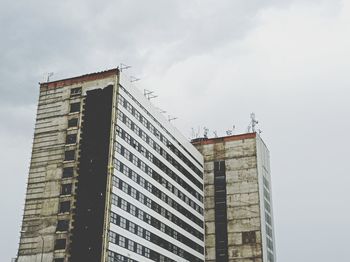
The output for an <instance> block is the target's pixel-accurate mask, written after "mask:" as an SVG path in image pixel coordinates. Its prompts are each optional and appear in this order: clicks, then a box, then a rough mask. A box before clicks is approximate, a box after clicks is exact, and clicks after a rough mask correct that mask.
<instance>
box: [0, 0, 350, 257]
mask: <svg viewBox="0 0 350 262" xmlns="http://www.w3.org/2000/svg"><path fill="white" fill-rule="evenodd" d="M0 35H1V41H0V50H1V52H0V79H1V84H0V88H1V95H0V120H1V125H0V145H1V147H0V157H1V158H0V159H1V165H0V175H1V178H2V183H1V189H2V190H1V191H0V192H1V193H0V196H1V197H0V205H1V211H2V212H1V218H0V221H1V223H0V232H1V234H2V236H1V238H0V246H1V252H0V261H4V262H5V261H10V258H11V257H15V255H16V252H17V248H18V241H19V231H20V223H21V218H22V214H23V211H22V210H23V206H24V196H25V188H26V180H27V175H28V167H29V162H30V153H31V142H32V137H33V128H34V121H35V111H36V103H37V99H38V90H39V89H38V82H40V81H42V80H43V77H44V75H45V73H48V72H54V76H53V78H52V79H60V78H66V77H70V76H75V75H79V74H84V73H88V72H95V71H101V70H104V69H107V68H112V67H116V66H118V65H119V64H120V63H124V64H128V65H132V68H131V69H129V70H128V74H130V75H133V76H135V77H138V78H141V80H140V81H138V82H137V85H138V87H139V88H140V89H144V88H147V89H151V90H153V91H155V93H156V94H157V95H159V97H158V98H157V99H155V100H153V101H154V104H155V105H156V106H158V107H160V108H162V109H163V110H166V111H167V113H166V115H171V116H176V117H178V119H177V120H175V121H174V124H175V125H176V126H177V127H178V129H180V130H181V131H182V133H183V134H184V135H185V136H186V137H190V136H191V133H192V132H191V130H192V128H194V129H195V130H197V129H198V128H199V129H202V128H203V127H204V126H206V127H208V128H209V129H210V135H213V131H216V132H217V133H218V135H224V134H225V131H226V130H228V129H230V128H232V126H233V125H235V126H236V130H235V132H236V133H241V132H245V131H246V128H247V126H248V124H249V115H250V113H251V112H255V114H256V116H257V119H258V120H259V128H260V129H261V130H262V131H263V133H262V137H263V139H264V140H265V142H266V143H267V145H268V147H269V149H270V151H271V167H272V178H273V202H274V210H275V228H276V245H277V258H278V261H280V262H296V261H297V262H310V261H318V262H329V261H349V255H348V254H347V253H348V249H349V247H348V246H349V234H350V208H349V201H350V193H349V189H350V186H349V185H350V173H349V165H348V162H349V157H350V142H349V137H348V132H349V129H350V121H349V113H350V105H349V99H350V91H349V90H350V78H349V69H350V66H349V64H350V48H349V47H350V0H344V1H341V0H264V1H261V0H215V1H214V0H167V1H166V0H148V1H141V0H139V1H137V0H128V1H127V0H114V1H103V2H101V1H91V0H90V1H89V0H85V1H83V0H80V1H79V0H78V1H72V0H71V1H65V0H61V1H40V0H32V1H28V0H17V1H13V0H11V1H9V0H0Z"/></svg>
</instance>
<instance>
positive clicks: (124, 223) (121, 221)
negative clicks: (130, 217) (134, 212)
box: [120, 217, 126, 228]
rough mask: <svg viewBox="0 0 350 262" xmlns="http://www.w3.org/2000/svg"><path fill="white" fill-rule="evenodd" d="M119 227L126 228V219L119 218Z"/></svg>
mask: <svg viewBox="0 0 350 262" xmlns="http://www.w3.org/2000/svg"><path fill="white" fill-rule="evenodd" d="M120 227H121V228H126V219H125V218H123V217H121V218H120Z"/></svg>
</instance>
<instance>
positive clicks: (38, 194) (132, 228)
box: [17, 69, 204, 262]
mask: <svg viewBox="0 0 350 262" xmlns="http://www.w3.org/2000/svg"><path fill="white" fill-rule="evenodd" d="M203 212H204V203H203V157H202V155H201V154H200V153H199V152H198V151H197V150H196V149H195V147H194V146H192V145H191V143H190V142H189V141H188V140H187V139H186V138H184V137H183V136H182V135H181V134H180V133H179V132H178V131H177V130H176V129H175V128H174V127H173V126H171V124H170V123H169V122H168V121H167V120H166V119H165V118H164V117H163V116H162V115H161V114H160V113H159V112H158V110H157V109H155V108H154V107H153V106H152V105H151V103H150V102H149V100H147V99H146V98H145V97H144V96H143V94H142V93H140V92H139V91H138V90H137V89H136V88H135V87H133V86H132V83H131V82H130V81H129V79H128V78H127V77H125V76H124V75H123V73H121V72H120V71H119V70H118V69H112V70H108V71H104V72H99V73H93V74H88V75H83V76H78V77H73V78H69V79H63V80H58V81H52V82H48V83H42V84H40V96H39V104H38V109H37V119H36V124H35V133H34V140H33V149H32V157H31V164H30V170H29V177H28V186H27V193H26V200H25V208H24V215H23V222H22V230H21V237H20V244H19V250H18V256H17V261H18V262H38V261H40V262H67V261H71V262H100V261H101V262H119V261H128V262H134V261H142V262H147V261H166V262H181V261H190V262H200V261H204V216H203Z"/></svg>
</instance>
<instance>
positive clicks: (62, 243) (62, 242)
mask: <svg viewBox="0 0 350 262" xmlns="http://www.w3.org/2000/svg"><path fill="white" fill-rule="evenodd" d="M65 248H66V239H56V242H55V250H60V249H65Z"/></svg>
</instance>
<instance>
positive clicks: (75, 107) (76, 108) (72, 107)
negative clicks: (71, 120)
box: [69, 102, 80, 113]
mask: <svg viewBox="0 0 350 262" xmlns="http://www.w3.org/2000/svg"><path fill="white" fill-rule="evenodd" d="M79 111H80V102H77V103H71V104H70V111H69V112H70V113H74V112H79Z"/></svg>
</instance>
